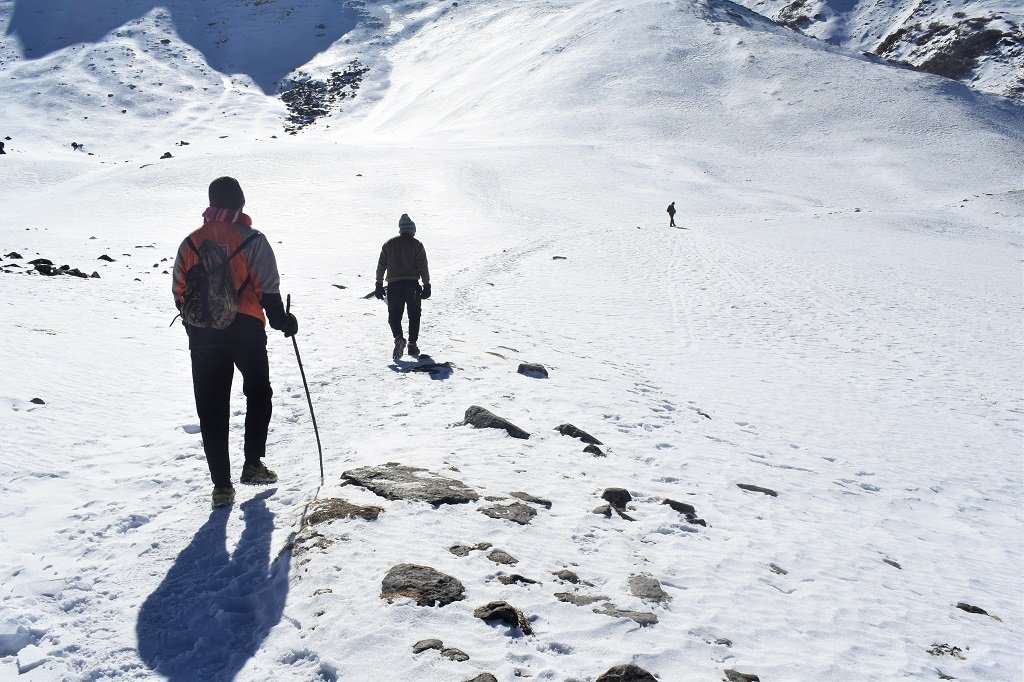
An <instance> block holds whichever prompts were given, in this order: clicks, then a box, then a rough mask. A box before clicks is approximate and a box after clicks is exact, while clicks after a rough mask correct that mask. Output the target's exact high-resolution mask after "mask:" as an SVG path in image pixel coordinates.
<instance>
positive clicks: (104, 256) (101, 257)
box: [96, 254, 116, 263]
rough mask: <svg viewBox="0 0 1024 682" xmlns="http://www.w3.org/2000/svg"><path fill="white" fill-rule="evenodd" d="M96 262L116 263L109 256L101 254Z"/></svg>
mask: <svg viewBox="0 0 1024 682" xmlns="http://www.w3.org/2000/svg"><path fill="white" fill-rule="evenodd" d="M96 260H105V261H107V262H108V263H114V262H116V261H115V260H114V259H113V258H111V257H110V256H108V255H107V254H103V255H102V256H100V257H99V258H97V259H96Z"/></svg>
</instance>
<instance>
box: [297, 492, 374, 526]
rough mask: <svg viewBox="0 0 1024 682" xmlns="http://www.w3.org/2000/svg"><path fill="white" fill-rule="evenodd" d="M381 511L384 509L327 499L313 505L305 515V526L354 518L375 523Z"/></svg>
mask: <svg viewBox="0 0 1024 682" xmlns="http://www.w3.org/2000/svg"><path fill="white" fill-rule="evenodd" d="M382 511H384V509H383V508H381V507H374V506H368V507H363V506H360V505H358V504H352V503H351V502H349V501H347V500H342V499H340V498H328V499H326V500H320V501H318V502H317V503H316V504H315V505H314V507H313V510H312V511H311V512H310V513H309V514H307V515H306V520H305V524H306V525H309V526H315V525H317V524H318V523H324V522H325V521H337V520H338V519H355V518H360V519H365V520H366V521H376V520H377V517H378V516H380V513H381V512H382Z"/></svg>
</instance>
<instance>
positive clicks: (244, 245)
mask: <svg viewBox="0 0 1024 682" xmlns="http://www.w3.org/2000/svg"><path fill="white" fill-rule="evenodd" d="M209 195H210V206H209V208H207V209H206V210H205V211H204V212H203V226H202V227H200V228H199V229H197V230H195V231H194V232H192V234H190V235H189V236H188V237H187V238H186V239H185V240H184V241H183V242H182V243H181V246H180V247H178V255H177V258H176V259H175V261H174V282H173V284H172V290H173V293H174V302H175V305H177V307H178V310H179V311H181V312H182V322H183V323H184V324H185V330H186V332H187V333H188V347H189V350H190V352H191V355H192V386H193V389H194V390H195V397H196V411H197V412H198V414H199V428H200V429H201V430H202V434H203V450H204V451H205V453H206V462H207V464H208V465H209V467H210V477H211V478H212V479H213V486H214V487H213V505H214V506H215V507H219V506H223V505H228V504H231V503H232V502H233V501H234V499H235V489H234V487H233V486H232V484H231V461H230V457H229V454H228V418H229V416H230V405H229V402H230V398H231V381H232V379H233V377H234V371H235V367H237V368H238V370H239V371H240V372H241V373H242V391H243V393H245V400H246V408H245V446H244V453H245V464H244V465H243V466H242V475H241V482H242V483H247V484H265V483H274V482H276V481H277V474H276V473H274V472H273V471H272V470H270V469H268V468H267V467H266V465H264V464H263V461H262V460H263V457H264V456H265V455H266V450H267V429H268V428H269V425H270V415H271V412H272V405H271V396H272V395H273V394H274V392H273V389H271V387H270V369H269V366H268V362H267V334H266V331H265V330H264V325H265V318H264V311H266V318H269V320H270V326H271V327H273V328H274V329H277V330H280V331H282V332H284V335H285V336H286V337H288V336H292V335H294V334H295V333H296V332H297V331H298V329H299V323H298V321H297V320H296V319H295V316H294V315H292V314H290V313H288V312H286V311H285V309H284V305H283V304H282V302H281V294H280V292H279V287H280V283H281V278H280V275H278V272H277V261H276V259H275V258H274V251H273V249H271V248H270V242H268V241H267V238H266V237H264V236H263V234H262V233H260V232H258V231H256V230H254V229H253V228H252V219H251V218H250V217H249V216H247V215H246V214H245V213H242V208H243V207H244V206H245V195H244V194H243V193H242V188H241V186H240V185H239V184H238V181H237V180H235V179H234V178H228V177H221V178H217V179H216V180H214V181H213V182H212V183H210V190H209ZM218 251H219V253H220V254H221V255H220V256H219V259H218V258H217V255H216V254H217V252H218ZM210 253H213V254H214V256H213V257H214V259H217V260H218V262H223V261H224V260H225V259H227V266H226V267H227V268H229V269H230V273H227V272H224V268H214V269H213V270H216V271H217V272H224V278H223V279H228V278H229V282H227V283H226V284H225V286H227V287H229V288H228V291H227V296H223V295H222V296H218V295H217V292H215V291H214V292H212V295H210V292H211V290H212V289H213V286H207V287H205V288H206V289H207V291H206V292H205V293H206V294H207V295H200V294H197V293H196V291H197V290H202V289H203V288H204V287H203V286H200V285H199V284H198V280H197V273H201V272H203V271H204V267H205V266H206V265H207V264H208V263H209V262H212V261H209V258H210V256H209V254H210ZM200 254H204V257H201V255H200ZM197 266H198V267H197ZM205 271H206V272H207V273H208V274H212V271H211V270H210V269H208V268H207V269H206V270H205ZM208 281H211V282H212V281H214V278H213V277H212V276H211V277H210V278H209V280H208ZM223 291H224V290H223V287H222V288H221V289H220V292H221V294H223ZM233 292H237V294H236V298H237V313H236V314H234V315H233V316H232V314H231V310H230V309H231V307H232V306H231V302H230V301H227V302H225V300H224V299H231V298H232V296H231V294H232V293H233ZM200 309H202V310H200ZM197 310H198V311H200V312H197ZM203 310H205V311H207V312H209V313H211V314H209V315H207V314H206V313H205V312H203ZM223 310H227V311H228V312H227V313H225V314H221V315H218V314H217V313H218V312H222V311H223ZM222 324H223V325H226V326H224V327H223V328H218V327H220V326H221V325H222Z"/></svg>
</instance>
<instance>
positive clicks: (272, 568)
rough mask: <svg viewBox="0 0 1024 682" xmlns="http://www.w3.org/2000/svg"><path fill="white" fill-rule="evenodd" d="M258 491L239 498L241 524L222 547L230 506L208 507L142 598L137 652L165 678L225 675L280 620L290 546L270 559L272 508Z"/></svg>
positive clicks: (222, 678)
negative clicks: (234, 540) (232, 543)
mask: <svg viewBox="0 0 1024 682" xmlns="http://www.w3.org/2000/svg"><path fill="white" fill-rule="evenodd" d="M273 493H274V491H273V490H269V491H266V492H263V493H260V494H259V495H257V496H256V497H255V498H253V499H252V500H249V501H248V502H244V503H243V504H242V505H241V509H242V512H243V518H244V520H245V528H244V530H243V531H242V535H241V537H240V538H239V540H238V546H237V547H236V548H235V551H234V553H233V554H231V555H229V554H228V551H227V547H226V542H227V536H226V528H227V522H228V518H229V517H230V514H231V511H230V508H225V509H215V510H213V512H212V513H211V514H210V518H209V519H208V520H207V521H206V523H205V524H203V527H202V528H200V529H199V532H197V533H196V535H195V537H193V538H192V542H190V543H189V545H188V547H186V548H185V549H184V550H182V552H181V554H179V555H178V558H177V559H176V560H175V562H174V565H173V566H171V570H170V571H168V573H167V577H165V578H164V580H163V582H162V583H160V586H159V587H157V589H156V591H155V592H153V593H152V594H151V595H149V597H148V598H147V599H146V601H145V602H144V603H143V604H142V608H141V609H140V610H139V620H138V623H137V624H136V627H135V632H136V636H137V637H138V646H139V657H140V658H141V659H142V660H143V662H144V663H145V664H146V665H147V666H149V667H150V668H152V669H153V670H155V671H157V672H159V673H161V674H162V675H165V676H166V677H167V679H168V680H171V681H172V682H173V681H181V682H184V681H185V680H210V681H215V682H227V681H230V680H233V679H234V678H235V676H236V675H237V674H238V672H239V671H240V670H241V669H242V668H243V667H244V666H245V664H246V663H247V662H248V661H249V660H250V659H251V658H252V657H253V656H255V654H256V652H257V651H258V650H259V648H260V645H261V644H262V643H263V640H264V639H266V637H267V635H268V633H269V632H270V630H271V628H273V627H274V626H275V625H276V624H277V623H278V622H280V620H281V615H282V613H283V612H284V604H285V599H286V597H287V596H288V573H289V570H290V564H291V552H288V551H286V552H284V553H282V554H281V555H280V556H279V557H278V558H277V559H276V560H275V561H274V562H273V563H271V561H270V539H271V535H272V533H273V530H274V515H273V514H271V513H270V512H269V511H268V510H267V506H266V502H265V500H266V498H267V497H269V496H270V495H272V494H273Z"/></svg>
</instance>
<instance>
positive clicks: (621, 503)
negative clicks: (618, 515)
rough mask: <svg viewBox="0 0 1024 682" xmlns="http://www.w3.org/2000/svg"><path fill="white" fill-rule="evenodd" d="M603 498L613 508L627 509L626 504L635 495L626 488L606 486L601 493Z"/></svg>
mask: <svg viewBox="0 0 1024 682" xmlns="http://www.w3.org/2000/svg"><path fill="white" fill-rule="evenodd" d="M601 499H602V500H604V501H605V502H607V503H608V504H610V505H611V506H612V508H613V509H625V508H626V505H627V504H628V503H630V502H632V501H633V496H632V495H630V494H629V491H628V490H626V489H625V488H605V489H604V492H603V493H601Z"/></svg>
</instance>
